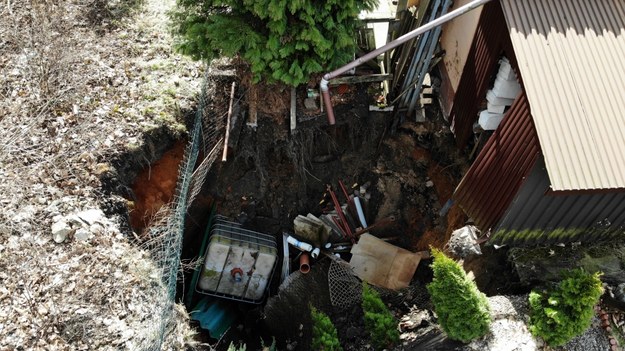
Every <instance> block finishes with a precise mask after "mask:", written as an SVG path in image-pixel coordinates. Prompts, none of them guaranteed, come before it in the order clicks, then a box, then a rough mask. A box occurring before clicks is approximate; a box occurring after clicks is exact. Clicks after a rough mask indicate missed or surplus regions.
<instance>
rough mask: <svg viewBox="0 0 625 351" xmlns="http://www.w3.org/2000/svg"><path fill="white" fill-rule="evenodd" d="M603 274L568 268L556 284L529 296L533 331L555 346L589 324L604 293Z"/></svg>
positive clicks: (575, 334)
mask: <svg viewBox="0 0 625 351" xmlns="http://www.w3.org/2000/svg"><path fill="white" fill-rule="evenodd" d="M600 276H601V274H600V273H595V274H590V273H587V272H585V271H584V270H582V269H575V270H572V271H567V272H565V273H564V275H563V278H564V279H563V280H562V281H561V282H560V283H559V284H558V285H557V286H556V287H555V288H551V289H547V290H542V291H538V292H536V291H532V292H531V293H530V296H529V304H530V331H531V332H532V334H534V335H535V336H540V337H541V338H543V339H544V340H545V341H546V342H547V343H548V344H549V345H551V346H559V345H563V344H564V343H566V342H567V341H569V340H570V339H572V338H573V337H575V336H577V335H580V334H581V333H583V332H584V330H586V329H587V328H588V327H589V326H590V322H591V319H592V316H593V313H594V312H593V307H594V306H595V305H596V304H597V302H598V301H599V297H600V296H601V294H602V293H603V288H602V286H601V279H599V277H600Z"/></svg>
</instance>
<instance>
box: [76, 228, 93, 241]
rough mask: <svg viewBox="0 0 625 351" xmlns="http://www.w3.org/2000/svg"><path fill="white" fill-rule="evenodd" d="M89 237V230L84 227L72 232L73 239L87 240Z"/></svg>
mask: <svg viewBox="0 0 625 351" xmlns="http://www.w3.org/2000/svg"><path fill="white" fill-rule="evenodd" d="M90 237H91V232H89V230H87V229H85V228H79V229H78V230H76V232H75V233H74V239H76V241H87V240H89V238H90Z"/></svg>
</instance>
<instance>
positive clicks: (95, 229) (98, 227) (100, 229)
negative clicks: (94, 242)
mask: <svg viewBox="0 0 625 351" xmlns="http://www.w3.org/2000/svg"><path fill="white" fill-rule="evenodd" d="M89 231H90V232H91V233H92V234H95V235H100V234H103V233H104V226H103V225H102V224H100V223H94V224H92V225H91V226H89Z"/></svg>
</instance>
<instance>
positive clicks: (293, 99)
mask: <svg viewBox="0 0 625 351" xmlns="http://www.w3.org/2000/svg"><path fill="white" fill-rule="evenodd" d="M296 97H297V96H296V93H295V87H293V88H291V131H293V130H295V128H296V127H297V111H296V108H297V107H296V101H297V100H296Z"/></svg>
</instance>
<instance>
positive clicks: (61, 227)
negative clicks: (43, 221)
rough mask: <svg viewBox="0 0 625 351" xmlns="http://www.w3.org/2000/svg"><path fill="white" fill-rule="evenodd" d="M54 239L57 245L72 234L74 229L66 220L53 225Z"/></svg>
mask: <svg viewBox="0 0 625 351" xmlns="http://www.w3.org/2000/svg"><path fill="white" fill-rule="evenodd" d="M51 229H52V238H53V239H54V241H55V242H56V243H59V244H60V243H62V242H64V241H65V239H67V236H68V235H70V234H71V233H72V227H71V226H70V225H69V223H67V221H65V220H64V219H61V220H59V221H58V222H55V223H53V224H52V228H51Z"/></svg>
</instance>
